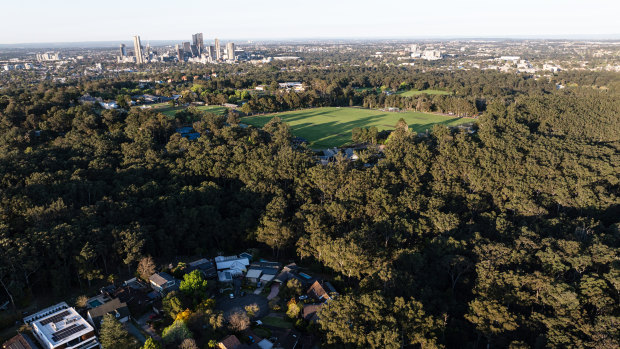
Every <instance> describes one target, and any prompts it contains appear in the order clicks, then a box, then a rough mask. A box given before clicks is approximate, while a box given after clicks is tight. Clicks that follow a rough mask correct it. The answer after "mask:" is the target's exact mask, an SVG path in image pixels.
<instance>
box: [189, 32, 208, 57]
mask: <svg viewBox="0 0 620 349" xmlns="http://www.w3.org/2000/svg"><path fill="white" fill-rule="evenodd" d="M192 43H193V44H194V45H195V46H196V48H197V49H198V54H199V55H201V54H203V53H204V52H205V41H204V39H203V37H202V33H196V34H193V35H192Z"/></svg>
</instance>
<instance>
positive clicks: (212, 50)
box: [208, 45, 215, 60]
mask: <svg viewBox="0 0 620 349" xmlns="http://www.w3.org/2000/svg"><path fill="white" fill-rule="evenodd" d="M208 55H209V58H211V60H214V59H215V46H213V45H211V46H209V52H208Z"/></svg>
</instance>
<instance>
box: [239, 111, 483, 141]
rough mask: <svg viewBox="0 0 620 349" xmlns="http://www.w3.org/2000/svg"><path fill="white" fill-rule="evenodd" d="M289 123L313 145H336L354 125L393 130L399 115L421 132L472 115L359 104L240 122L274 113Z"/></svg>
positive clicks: (347, 136)
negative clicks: (388, 109)
mask: <svg viewBox="0 0 620 349" xmlns="http://www.w3.org/2000/svg"><path fill="white" fill-rule="evenodd" d="M276 115H277V116H279V117H280V118H281V119H282V121H284V122H286V123H288V124H289V125H290V126H291V130H292V132H293V135H295V136H298V137H303V138H305V139H307V140H308V142H310V146H311V147H312V148H315V149H317V148H331V147H339V146H342V145H345V144H347V143H350V142H351V130H352V129H354V128H355V127H372V126H376V127H377V129H379V131H382V130H393V129H394V125H396V122H398V120H399V119H400V118H403V119H405V121H406V122H407V123H408V124H409V128H410V129H413V130H414V131H416V132H424V131H426V130H427V129H430V128H432V127H433V125H435V124H444V125H449V126H455V125H459V124H463V123H467V122H472V119H458V118H451V117H447V116H441V115H434V114H425V113H418V112H402V113H393V112H384V111H379V110H371V109H361V108H335V107H329V108H316V109H305V110H298V111H290V112H284V113H276V114H269V115H259V116H248V117H245V118H242V122H243V123H245V124H248V125H253V126H256V127H262V126H263V125H265V124H266V123H267V122H268V121H269V120H271V118H272V117H274V116H276Z"/></svg>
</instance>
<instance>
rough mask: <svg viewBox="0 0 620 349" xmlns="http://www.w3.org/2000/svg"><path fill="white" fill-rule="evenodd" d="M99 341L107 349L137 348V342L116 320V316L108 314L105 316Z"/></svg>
mask: <svg viewBox="0 0 620 349" xmlns="http://www.w3.org/2000/svg"><path fill="white" fill-rule="evenodd" d="M99 340H100V341H101V345H103V347H104V348H106V349H129V348H137V347H138V345H137V342H136V340H135V339H134V338H133V337H131V335H130V334H129V332H127V330H125V328H124V327H123V325H122V324H121V323H120V322H119V321H118V320H116V318H115V317H114V315H111V314H106V315H104V316H103V321H102V323H101V330H100V331H99Z"/></svg>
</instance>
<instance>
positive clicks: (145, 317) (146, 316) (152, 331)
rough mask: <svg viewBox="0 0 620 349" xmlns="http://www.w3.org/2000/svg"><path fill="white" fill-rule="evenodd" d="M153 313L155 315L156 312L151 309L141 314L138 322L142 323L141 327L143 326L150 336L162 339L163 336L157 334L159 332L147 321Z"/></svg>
mask: <svg viewBox="0 0 620 349" xmlns="http://www.w3.org/2000/svg"><path fill="white" fill-rule="evenodd" d="M151 315H155V313H154V312H152V311H150V312H148V313H146V314H144V315H142V316H140V318H139V319H137V320H136V322H137V323H138V325H140V327H142V330H143V331H144V332H146V333H147V334H148V335H149V336H151V337H153V339H154V340H156V341H161V337H160V336H159V335H158V334H157V332H155V329H153V328H152V327H151V325H149V324H147V323H146V321H147V320H148V319H149V317H150V316H151Z"/></svg>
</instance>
